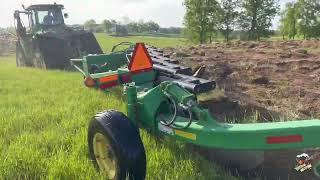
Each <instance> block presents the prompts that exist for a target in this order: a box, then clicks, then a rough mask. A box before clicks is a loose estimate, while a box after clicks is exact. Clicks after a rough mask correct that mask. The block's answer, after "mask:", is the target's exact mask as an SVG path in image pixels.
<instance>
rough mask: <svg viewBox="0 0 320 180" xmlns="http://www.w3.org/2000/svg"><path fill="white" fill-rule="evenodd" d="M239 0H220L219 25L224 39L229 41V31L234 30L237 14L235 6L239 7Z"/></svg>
mask: <svg viewBox="0 0 320 180" xmlns="http://www.w3.org/2000/svg"><path fill="white" fill-rule="evenodd" d="M239 4H240V1H239V0H221V27H220V31H221V32H222V34H223V36H224V38H225V40H226V41H227V42H229V39H230V38H229V37H230V34H231V32H232V31H233V30H234V27H235V22H236V20H237V18H238V16H239V12H238V11H237V7H239Z"/></svg>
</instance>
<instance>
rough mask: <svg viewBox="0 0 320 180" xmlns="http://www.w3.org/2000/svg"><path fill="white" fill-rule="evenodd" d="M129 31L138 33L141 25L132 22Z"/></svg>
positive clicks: (128, 26)
mask: <svg viewBox="0 0 320 180" xmlns="http://www.w3.org/2000/svg"><path fill="white" fill-rule="evenodd" d="M127 28H128V31H129V32H131V33H137V32H138V31H139V25H138V23H136V22H131V23H129V24H128V25H127Z"/></svg>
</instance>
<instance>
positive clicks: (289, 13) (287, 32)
mask: <svg viewBox="0 0 320 180" xmlns="http://www.w3.org/2000/svg"><path fill="white" fill-rule="evenodd" d="M280 23H281V29H280V31H281V33H282V35H283V36H288V37H289V39H294V38H295V36H296V35H297V6H296V4H295V3H287V4H286V7H285V9H284V10H283V11H282V12H281V20H280Z"/></svg>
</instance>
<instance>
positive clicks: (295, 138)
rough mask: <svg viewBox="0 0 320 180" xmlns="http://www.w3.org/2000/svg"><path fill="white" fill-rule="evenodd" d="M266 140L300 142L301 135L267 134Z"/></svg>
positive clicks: (271, 141)
mask: <svg viewBox="0 0 320 180" xmlns="http://www.w3.org/2000/svg"><path fill="white" fill-rule="evenodd" d="M266 141H267V144H282V143H295V142H302V141H303V137H302V136H301V135H290V136H269V137H267V139H266Z"/></svg>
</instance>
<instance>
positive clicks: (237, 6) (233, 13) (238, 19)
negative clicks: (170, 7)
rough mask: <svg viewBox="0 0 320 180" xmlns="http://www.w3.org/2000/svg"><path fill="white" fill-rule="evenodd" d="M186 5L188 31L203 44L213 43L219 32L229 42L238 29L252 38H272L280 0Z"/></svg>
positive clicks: (194, 0)
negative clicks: (273, 22)
mask: <svg viewBox="0 0 320 180" xmlns="http://www.w3.org/2000/svg"><path fill="white" fill-rule="evenodd" d="M184 5H185V7H186V10H187V11H186V15H185V17H184V24H185V26H186V34H187V36H188V37H189V39H191V40H192V41H195V42H200V43H206V42H211V41H212V39H213V38H214V37H216V36H217V34H218V33H221V34H222V35H223V36H224V38H225V40H226V41H229V40H230V35H231V34H232V33H233V32H234V31H237V32H239V31H241V32H242V33H241V34H242V38H244V39H248V40H259V39H260V38H261V37H268V36H269V35H270V33H271V30H270V28H271V27H272V20H273V19H274V17H275V16H276V15H277V13H278V11H279V10H280V6H279V2H278V1H277V0H220V1H217V0H185V1H184Z"/></svg>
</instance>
